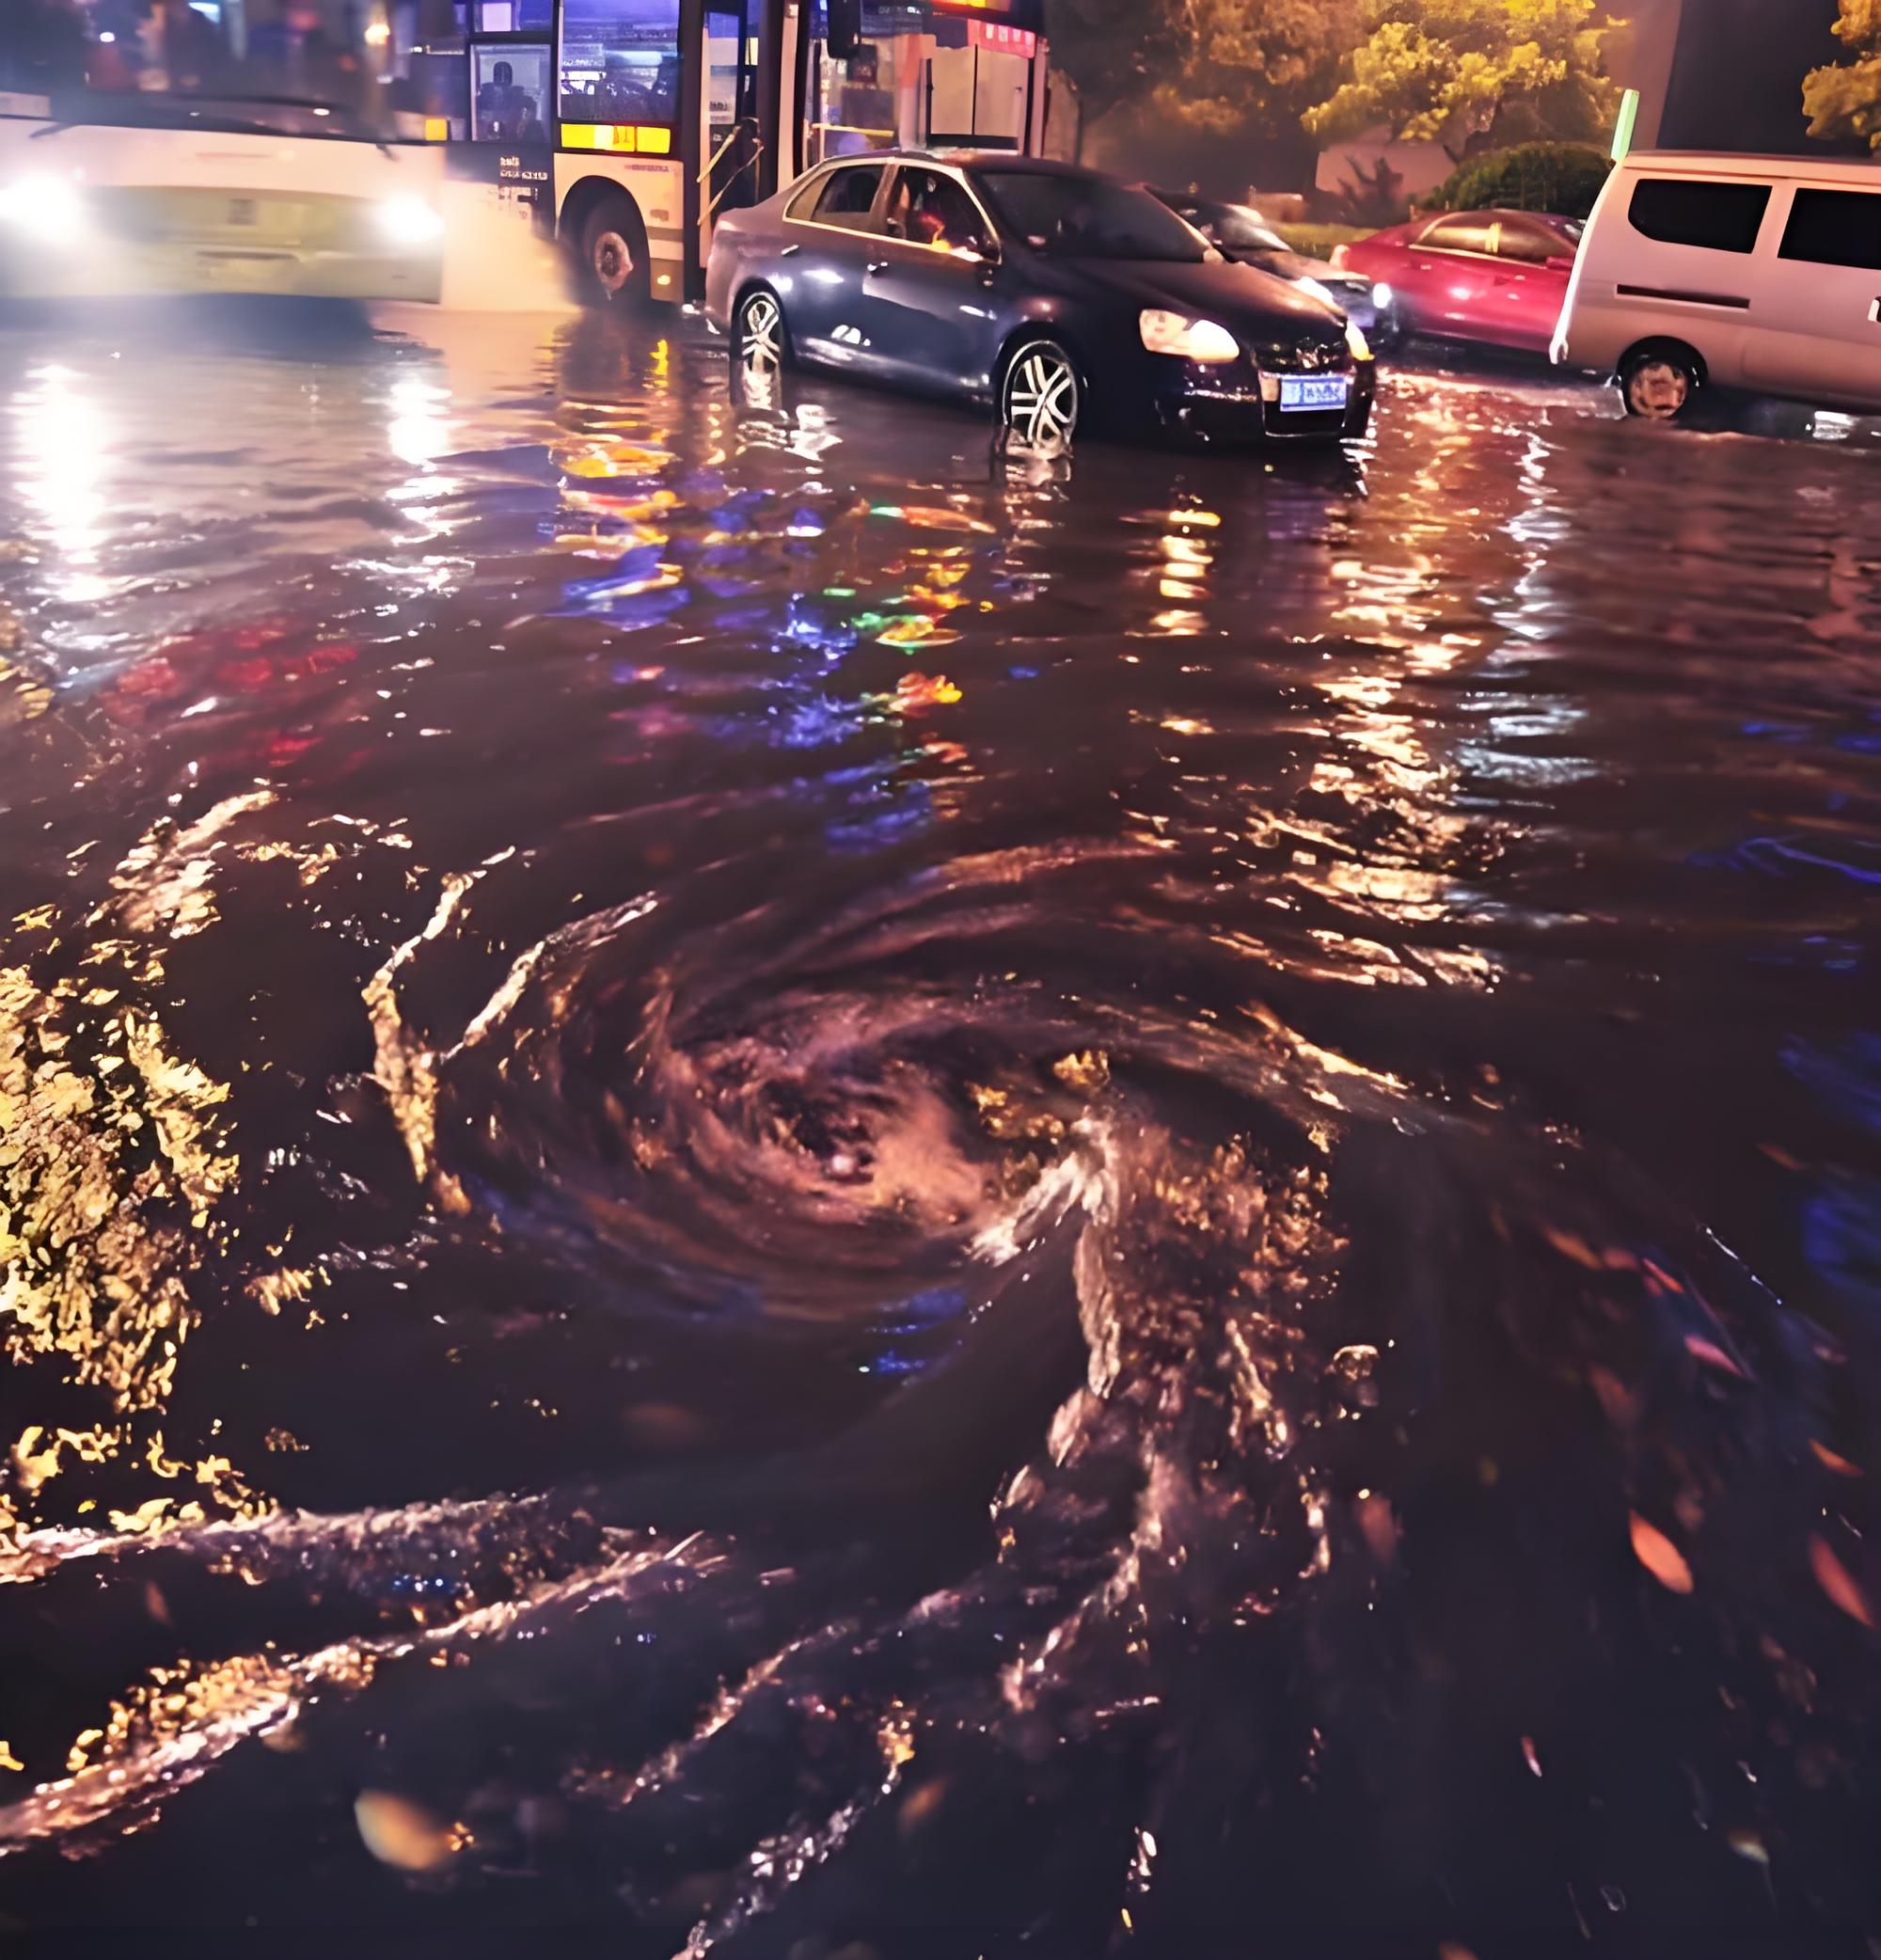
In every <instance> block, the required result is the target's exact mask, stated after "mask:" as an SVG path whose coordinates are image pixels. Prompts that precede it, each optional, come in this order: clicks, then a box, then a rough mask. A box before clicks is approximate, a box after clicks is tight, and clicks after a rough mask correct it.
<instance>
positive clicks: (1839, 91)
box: [1803, 0, 1881, 150]
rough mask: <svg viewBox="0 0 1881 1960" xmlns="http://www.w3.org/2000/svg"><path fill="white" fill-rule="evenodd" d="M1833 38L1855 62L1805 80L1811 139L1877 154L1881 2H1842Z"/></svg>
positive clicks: (1821, 70)
mask: <svg viewBox="0 0 1881 1960" xmlns="http://www.w3.org/2000/svg"><path fill="white" fill-rule="evenodd" d="M1835 35H1836V38H1837V40H1840V41H1841V44H1842V45H1843V46H1844V47H1845V48H1847V50H1848V51H1849V53H1850V54H1851V55H1853V56H1854V57H1855V58H1854V59H1853V60H1852V61H1841V62H1831V63H1830V64H1829V65H1828V66H1827V67H1826V68H1817V69H1811V70H1810V72H1809V73H1808V74H1807V75H1806V76H1804V78H1803V114H1804V115H1805V116H1807V117H1808V118H1809V119H1810V135H1812V136H1826V137H1830V138H1833V139H1837V140H1841V141H1850V140H1859V141H1861V142H1863V143H1866V144H1867V145H1868V147H1869V149H1870V150H1881V0H1841V19H1840V20H1838V21H1837V22H1836V24H1835Z"/></svg>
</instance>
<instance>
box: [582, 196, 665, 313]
mask: <svg viewBox="0 0 1881 1960" xmlns="http://www.w3.org/2000/svg"><path fill="white" fill-rule="evenodd" d="M580 270H581V284H582V287H583V290H584V292H586V294H587V296H588V297H589V298H590V299H593V300H595V301H597V302H598V303H599V304H600V305H602V306H617V307H619V306H627V307H631V306H639V305H640V304H642V303H643V302H644V301H645V300H647V299H648V298H649V297H650V296H651V294H652V292H653V265H652V262H651V261H650V260H649V259H648V256H647V247H646V232H645V229H644V228H643V227H642V226H641V224H640V213H639V212H638V211H636V210H635V208H634V203H633V199H632V198H628V197H626V196H625V195H624V194H623V193H621V192H618V191H616V192H610V193H609V195H608V196H607V197H605V198H601V199H600V201H599V202H598V203H597V204H596V205H595V206H594V208H593V211H591V212H590V213H588V215H587V216H586V217H585V218H584V219H583V220H582V221H581V241H580Z"/></svg>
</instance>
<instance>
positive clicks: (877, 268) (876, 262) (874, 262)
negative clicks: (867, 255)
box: [869, 259, 889, 279]
mask: <svg viewBox="0 0 1881 1960" xmlns="http://www.w3.org/2000/svg"><path fill="white" fill-rule="evenodd" d="M888 269H889V262H888V261H887V260H886V259H871V260H870V261H869V277H870V278H872V279H874V278H879V277H881V275H882V274H883V273H885V272H886V271H888Z"/></svg>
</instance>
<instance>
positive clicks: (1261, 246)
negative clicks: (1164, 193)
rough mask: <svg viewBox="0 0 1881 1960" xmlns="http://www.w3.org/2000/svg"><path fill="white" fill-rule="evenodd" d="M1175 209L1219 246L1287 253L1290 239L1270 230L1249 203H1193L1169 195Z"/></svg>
mask: <svg viewBox="0 0 1881 1960" xmlns="http://www.w3.org/2000/svg"><path fill="white" fill-rule="evenodd" d="M1164 202H1166V203H1167V204H1168V206H1169V208H1170V209H1171V210H1172V211H1176V212H1179V213H1181V214H1182V216H1184V217H1185V218H1187V219H1188V220H1189V222H1190V223H1191V224H1192V225H1193V226H1194V228H1195V229H1197V230H1198V231H1206V232H1207V233H1208V235H1209V237H1210V238H1212V239H1213V240H1214V242H1215V243H1216V244H1217V245H1227V246H1229V247H1231V248H1232V249H1233V250H1235V251H1239V252H1284V251H1285V250H1286V249H1287V241H1286V240H1285V239H1284V238H1282V237H1281V236H1280V235H1279V233H1278V232H1276V231H1272V230H1270V229H1268V225H1267V220H1266V219H1265V218H1263V217H1262V216H1261V214H1260V213H1259V212H1257V211H1255V210H1253V209H1252V208H1251V207H1249V206H1248V205H1245V204H1209V203H1207V202H1205V201H1203V200H1202V199H1200V198H1196V199H1193V200H1192V201H1191V202H1190V203H1187V204H1185V203H1182V202H1181V201H1180V200H1179V199H1177V198H1165V199H1164Z"/></svg>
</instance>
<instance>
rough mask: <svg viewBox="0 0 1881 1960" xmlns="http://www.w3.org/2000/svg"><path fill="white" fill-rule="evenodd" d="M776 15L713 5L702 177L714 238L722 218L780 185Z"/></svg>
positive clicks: (749, 2)
mask: <svg viewBox="0 0 1881 1960" xmlns="http://www.w3.org/2000/svg"><path fill="white" fill-rule="evenodd" d="M772 11H773V9H772V6H771V4H770V0H705V157H704V168H703V169H702V170H701V171H700V173H699V175H700V188H701V191H702V192H703V199H704V204H705V208H706V213H707V218H708V222H707V225H706V228H705V229H706V231H707V233H708V235H709V232H710V229H711V222H712V221H715V220H716V219H717V218H718V217H719V214H720V213H724V212H727V211H740V210H743V209H745V208H746V207H747V206H750V205H752V204H759V203H762V202H763V201H764V199H765V198H767V197H769V196H770V194H771V192H772V191H774V190H775V189H776V188H777V185H778V161H777V140H778V118H777V113H776V107H775V105H774V104H767V103H766V100H765V88H764V77H765V75H766V74H767V72H770V71H773V69H774V64H775V63H776V60H777V51H776V50H775V48H774V47H773V46H772V41H773V39H774V35H773V22H772V18H771V16H772ZM767 111H768V113H767Z"/></svg>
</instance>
